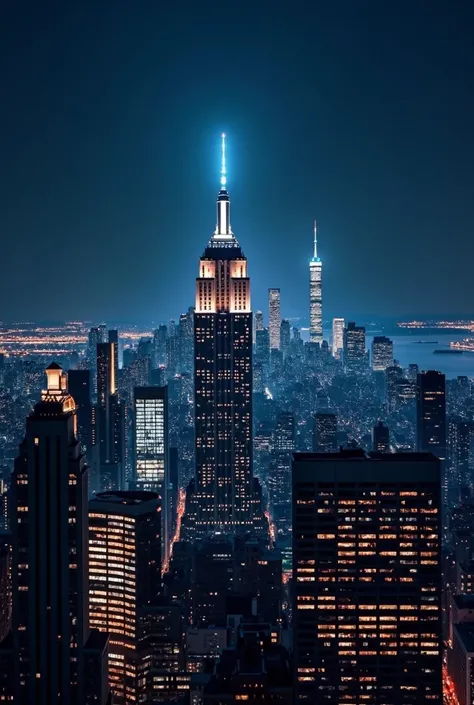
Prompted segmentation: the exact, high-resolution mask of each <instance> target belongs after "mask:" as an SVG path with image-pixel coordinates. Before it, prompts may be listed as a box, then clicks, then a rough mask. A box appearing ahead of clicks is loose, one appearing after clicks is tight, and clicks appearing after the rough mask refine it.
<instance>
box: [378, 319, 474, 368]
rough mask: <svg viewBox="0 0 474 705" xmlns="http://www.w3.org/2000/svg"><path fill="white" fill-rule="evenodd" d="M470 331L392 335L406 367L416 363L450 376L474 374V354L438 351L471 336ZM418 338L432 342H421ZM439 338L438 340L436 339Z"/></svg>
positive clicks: (396, 349)
mask: <svg viewBox="0 0 474 705" xmlns="http://www.w3.org/2000/svg"><path fill="white" fill-rule="evenodd" d="M468 335H469V334H467V333H442V332H439V333H438V332H436V333H434V334H431V333H430V334H428V335H423V331H420V332H419V333H418V331H417V334H416V335H413V334H412V335H393V336H390V335H389V336H388V337H389V338H391V339H392V340H393V354H394V357H395V359H396V360H398V361H399V363H400V365H401V366H402V367H408V365H409V364H412V363H416V364H417V365H418V367H419V368H420V370H439V371H440V372H443V373H444V374H445V375H446V377H447V378H448V379H451V378H452V377H457V376H458V375H466V376H467V377H474V353H470V352H464V353H463V354H462V355H436V354H435V353H434V352H433V351H434V350H447V349H448V348H449V343H450V342H451V341H453V340H462V339H463V338H466V337H468ZM372 338H373V335H370V336H369V335H368V336H367V347H368V348H369V349H370V346H371V344H372ZM418 340H423V341H428V342H427V343H421V344H420V343H418V342H417V341H418ZM436 341H437V342H436Z"/></svg>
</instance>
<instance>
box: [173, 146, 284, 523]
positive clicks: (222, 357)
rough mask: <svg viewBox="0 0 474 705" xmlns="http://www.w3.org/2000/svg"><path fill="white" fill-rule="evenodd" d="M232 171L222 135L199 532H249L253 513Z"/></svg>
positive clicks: (203, 303)
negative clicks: (230, 191) (230, 185)
mask: <svg viewBox="0 0 474 705" xmlns="http://www.w3.org/2000/svg"><path fill="white" fill-rule="evenodd" d="M226 173H227V172H226V162H225V136H224V135H223V136H222V167H221V189H220V191H219V195H218V198H217V225H216V229H215V231H214V233H213V235H212V237H211V239H210V241H209V243H208V245H207V247H206V249H205V250H204V254H203V256H202V257H201V261H200V264H199V276H198V278H197V279H196V309H195V315H194V354H195V360H194V383H195V384H194V395H195V396H194V398H195V448H196V477H195V483H194V487H191V488H190V492H188V499H189V502H187V507H186V514H187V516H186V517H185V521H184V522H183V529H184V530H185V531H186V528H187V527H189V524H187V520H191V516H193V517H194V519H193V520H192V522H191V523H193V524H194V531H195V532H196V533H207V532H209V531H213V530H216V529H217V530H223V531H226V532H239V531H245V530H248V529H251V528H252V527H253V526H254V515H255V511H254V510H255V504H254V503H255V491H254V479H253V473H252V311H251V307H250V279H249V278H248V274H247V258H246V257H245V255H244V254H243V252H242V250H241V248H240V245H239V243H238V242H237V240H236V238H235V236H234V234H233V232H232V228H231V224H230V199H229V194H228V191H227V187H226V182H227V176H226ZM279 332H280V322H279V321H278V334H279ZM190 494H191V495H192V497H189V495H190ZM192 503H194V504H193V506H194V508H193V509H192V510H191V504H192ZM189 528H190V527H189Z"/></svg>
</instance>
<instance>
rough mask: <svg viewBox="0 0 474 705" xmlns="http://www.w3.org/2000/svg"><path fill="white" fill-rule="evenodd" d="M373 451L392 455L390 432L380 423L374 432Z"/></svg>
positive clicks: (376, 425)
mask: <svg viewBox="0 0 474 705" xmlns="http://www.w3.org/2000/svg"><path fill="white" fill-rule="evenodd" d="M372 450H373V451H375V452H376V453H390V431H389V428H388V426H385V424H383V423H382V421H379V422H378V423H376V424H375V426H374V428H373V430H372Z"/></svg>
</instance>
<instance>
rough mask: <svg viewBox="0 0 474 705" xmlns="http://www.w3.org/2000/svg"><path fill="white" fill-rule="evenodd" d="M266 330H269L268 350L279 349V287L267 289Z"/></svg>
mask: <svg viewBox="0 0 474 705" xmlns="http://www.w3.org/2000/svg"><path fill="white" fill-rule="evenodd" d="M268 321H269V323H268V330H269V331H270V350H279V349H280V325H281V317H280V289H269V290H268Z"/></svg>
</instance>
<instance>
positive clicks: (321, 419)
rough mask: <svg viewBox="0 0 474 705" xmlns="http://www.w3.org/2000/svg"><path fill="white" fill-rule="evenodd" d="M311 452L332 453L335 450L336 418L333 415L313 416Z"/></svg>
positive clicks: (320, 414) (321, 414)
mask: <svg viewBox="0 0 474 705" xmlns="http://www.w3.org/2000/svg"><path fill="white" fill-rule="evenodd" d="M313 450H314V451H315V452H316V453H334V452H335V451H336V450H337V417H336V415H335V414H330V413H319V414H315V415H314V427H313Z"/></svg>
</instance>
